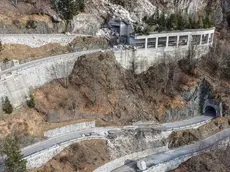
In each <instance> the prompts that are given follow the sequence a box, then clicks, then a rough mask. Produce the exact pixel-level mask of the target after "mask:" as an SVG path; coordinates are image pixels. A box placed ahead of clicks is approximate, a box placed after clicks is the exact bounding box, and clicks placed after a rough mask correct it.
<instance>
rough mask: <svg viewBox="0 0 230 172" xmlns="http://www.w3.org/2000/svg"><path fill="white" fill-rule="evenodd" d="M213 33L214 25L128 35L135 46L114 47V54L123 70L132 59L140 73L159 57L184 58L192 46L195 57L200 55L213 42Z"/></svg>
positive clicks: (127, 67)
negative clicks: (212, 26) (206, 27)
mask: <svg viewBox="0 0 230 172" xmlns="http://www.w3.org/2000/svg"><path fill="white" fill-rule="evenodd" d="M214 32H215V28H210V29H193V30H184V31H172V32H161V33H158V32H157V33H152V34H150V35H135V36H133V37H130V38H129V44H130V45H131V47H134V48H119V49H115V50H114V51H115V56H116V59H117V61H118V62H119V63H120V64H121V65H122V66H123V67H125V68H126V69H130V68H131V65H132V62H133V61H135V63H136V66H137V69H136V73H140V72H143V71H145V70H147V69H148V68H149V67H150V66H152V65H153V63H156V62H157V61H161V60H162V59H164V60H170V59H180V58H182V57H185V56H186V55H188V53H189V52H190V50H192V49H193V50H195V51H194V58H199V57H201V56H202V55H204V54H206V53H208V52H209V49H210V47H211V46H212V45H213V39H214Z"/></svg>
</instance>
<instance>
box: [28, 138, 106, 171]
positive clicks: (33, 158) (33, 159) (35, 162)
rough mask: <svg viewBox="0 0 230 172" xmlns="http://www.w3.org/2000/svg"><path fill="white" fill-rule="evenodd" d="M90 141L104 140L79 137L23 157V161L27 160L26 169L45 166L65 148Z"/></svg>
mask: <svg viewBox="0 0 230 172" xmlns="http://www.w3.org/2000/svg"><path fill="white" fill-rule="evenodd" d="M91 139H105V138H104V137H103V136H89V137H81V138H79V139H73V140H70V141H66V142H64V143H61V144H59V145H55V146H53V147H50V148H49V149H46V150H43V151H39V152H37V153H35V154H32V155H30V156H27V157H25V158H24V159H26V160H27V164H26V167H27V169H32V168H39V167H41V166H43V165H45V164H46V163H47V162H48V161H49V160H51V159H52V158H53V157H54V156H56V155H57V154H59V153H60V152H61V151H62V150H64V149H65V148H66V147H68V146H70V145H72V144H74V143H78V142H81V141H85V140H91Z"/></svg>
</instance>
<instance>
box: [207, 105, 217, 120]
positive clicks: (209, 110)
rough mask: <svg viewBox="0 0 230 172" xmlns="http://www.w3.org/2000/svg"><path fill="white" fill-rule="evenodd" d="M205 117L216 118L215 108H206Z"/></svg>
mask: <svg viewBox="0 0 230 172" xmlns="http://www.w3.org/2000/svg"><path fill="white" fill-rule="evenodd" d="M205 115H206V116H212V117H216V110H215V108H214V107H212V106H207V107H206V108H205Z"/></svg>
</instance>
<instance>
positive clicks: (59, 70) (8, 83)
mask: <svg viewBox="0 0 230 172" xmlns="http://www.w3.org/2000/svg"><path fill="white" fill-rule="evenodd" d="M98 51H100V50H90V51H82V52H76V53H70V54H63V55H59V56H53V57H48V58H44V59H40V60H34V61H31V62H28V63H24V64H21V65H19V66H16V67H13V68H10V69H7V70H5V71H3V72H1V73H0V77H1V79H0V101H1V99H2V98H3V97H5V96H7V97H9V99H10V102H11V103H12V104H13V105H14V106H19V105H20V104H21V103H23V102H25V100H26V98H27V97H28V96H29V90H30V89H34V88H38V87H41V86H43V85H44V84H46V83H48V82H50V81H52V80H54V79H59V78H65V77H67V76H68V75H69V74H70V73H71V72H72V70H73V67H74V64H75V62H76V61H77V59H78V57H79V56H81V55H83V54H90V53H94V52H98ZM0 104H1V103H0Z"/></svg>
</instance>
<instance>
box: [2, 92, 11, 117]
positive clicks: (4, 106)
mask: <svg viewBox="0 0 230 172" xmlns="http://www.w3.org/2000/svg"><path fill="white" fill-rule="evenodd" d="M2 110H3V111H4V112H5V113H7V114H11V113H12V112H13V106H12V105H11V103H10V100H9V98H8V97H7V96H6V97H5V98H3V99H2Z"/></svg>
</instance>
